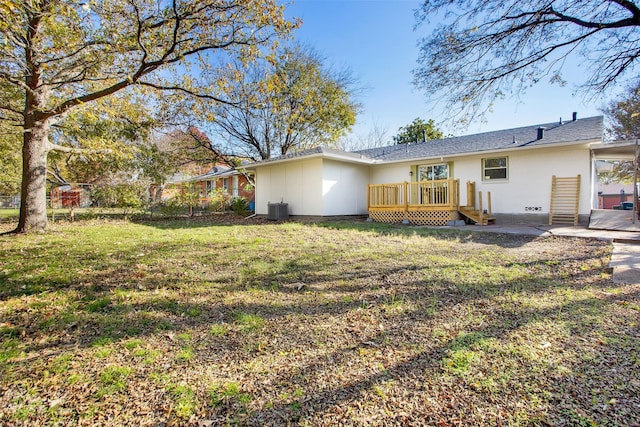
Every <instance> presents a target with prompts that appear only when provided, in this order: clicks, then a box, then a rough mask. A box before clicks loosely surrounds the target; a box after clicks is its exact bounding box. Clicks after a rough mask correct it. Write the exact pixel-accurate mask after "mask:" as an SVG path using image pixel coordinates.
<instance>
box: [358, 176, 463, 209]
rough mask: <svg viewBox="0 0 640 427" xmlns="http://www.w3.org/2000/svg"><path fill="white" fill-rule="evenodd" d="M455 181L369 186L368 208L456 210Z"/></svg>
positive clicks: (456, 194)
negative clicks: (446, 208) (444, 208)
mask: <svg viewBox="0 0 640 427" xmlns="http://www.w3.org/2000/svg"><path fill="white" fill-rule="evenodd" d="M459 193H460V183H459V180H457V179H442V180H436V181H420V182H400V183H394V184H369V191H368V206H369V209H371V208H398V209H405V210H406V209H408V208H410V207H411V208H414V207H425V208H429V207H432V208H443V207H449V208H451V209H457V207H458V205H459V200H460V194H459Z"/></svg>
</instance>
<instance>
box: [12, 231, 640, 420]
mask: <svg viewBox="0 0 640 427" xmlns="http://www.w3.org/2000/svg"><path fill="white" fill-rule="evenodd" d="M211 221H214V220H211V219H209V220H207V219H200V220H191V221H189V220H183V221H154V222H147V223H128V222H115V221H104V222H98V221H93V222H89V221H87V222H76V223H74V224H65V223H56V224H54V225H52V227H51V229H50V231H49V232H48V233H46V234H34V235H28V236H18V237H15V236H4V237H0V425H73V426H85V425H86V426H88V425H91V426H93V425H104V426H107V425H108V426H113V425H132V426H138V425H142V426H159V425H168V426H171V425H193V426H198V425H201V426H218V425H252V426H262V425H274V426H276V425H277V426H281V425H312V426H316V425H327V426H329V425H331V426H333V425H432V426H454V425H455V426H458V425H465V426H467V425H469V426H470V425H487V426H497V425H503V426H518V425H522V426H525V425H554V426H556V425H559V426H563V425H564V426H596V425H597V426H601V425H602V426H628V425H640V286H637V285H616V284H613V282H612V280H611V275H610V272H609V270H608V268H607V265H608V262H609V257H610V251H611V246H610V245H609V244H607V243H604V242H600V241H595V240H586V239H573V238H536V237H531V236H513V235H500V234H493V233H481V232H473V231H468V229H471V230H474V228H473V227H469V228H468V229H464V230H459V231H456V230H443V229H437V230H436V229H429V228H423V227H393V226H386V225H379V224H369V223H364V222H360V223H359V222H336V223H327V224H301V223H283V224H274V223H264V222H260V221H251V220H249V221H247V222H242V221H229V222H228V223H221V222H218V223H214V222H211ZM218 221H220V219H218ZM4 227H5V228H6V229H8V228H9V225H7V224H5V225H4Z"/></svg>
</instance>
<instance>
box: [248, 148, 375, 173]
mask: <svg viewBox="0 0 640 427" xmlns="http://www.w3.org/2000/svg"><path fill="white" fill-rule="evenodd" d="M317 158H322V159H329V160H336V161H340V162H344V163H357V164H364V165H371V164H373V163H375V160H373V159H370V158H367V157H361V158H357V157H354V156H345V155H341V154H338V153H324V152H323V153H313V154H308V155H305V156H298V157H289V158H286V159H279V160H271V161H266V162H260V163H254V164H250V165H246V166H245V167H244V168H245V169H247V170H254V169H257V168H260V167H264V166H273V165H279V164H282V163H289V162H295V161H299V160H309V159H317Z"/></svg>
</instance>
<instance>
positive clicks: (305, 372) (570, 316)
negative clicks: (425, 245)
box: [208, 291, 640, 425]
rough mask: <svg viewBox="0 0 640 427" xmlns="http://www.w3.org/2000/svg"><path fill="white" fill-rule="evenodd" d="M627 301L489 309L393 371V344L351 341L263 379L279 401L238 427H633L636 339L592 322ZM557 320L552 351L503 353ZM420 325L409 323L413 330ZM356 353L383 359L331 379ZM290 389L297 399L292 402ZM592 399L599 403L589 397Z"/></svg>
mask: <svg viewBox="0 0 640 427" xmlns="http://www.w3.org/2000/svg"><path fill="white" fill-rule="evenodd" d="M636 292H637V291H636ZM627 297H628V295H622V296H608V297H605V298H603V299H594V298H587V299H583V300H579V301H574V302H570V303H567V304H564V305H561V306H560V307H554V308H548V309H526V310H523V311H520V312H514V311H511V310H507V311H502V310H496V311H493V310H492V313H491V314H493V319H494V321H490V322H483V323H480V324H477V325H469V326H468V327H467V328H464V329H463V330H459V331H451V332H452V333H451V337H449V338H446V339H435V340H431V341H427V342H420V343H416V342H413V343H412V344H417V345H419V346H421V347H423V349H421V350H420V351H419V352H417V354H414V355H412V356H411V357H409V358H408V359H405V360H401V361H400V362H399V363H395V362H394V363H391V364H385V363H384V361H385V360H388V358H385V357H384V353H385V352H386V351H390V352H393V351H395V350H397V349H398V347H397V345H398V344H400V345H402V343H396V342H391V343H390V342H388V341H389V340H388V336H387V335H386V334H384V333H374V334H372V335H369V336H361V337H358V338H357V339H356V340H354V342H353V345H351V346H348V347H342V348H339V349H337V350H335V351H334V352H332V353H330V354H327V355H323V356H321V357H320V358H319V360H313V361H311V362H308V363H307V364H304V365H303V366H296V367H295V368H293V369H291V368H289V367H284V368H283V369H281V370H280V372H277V373H276V378H275V379H274V378H268V379H265V382H266V383H268V384H269V386H270V387H271V388H275V389H276V390H279V392H280V394H281V395H282V394H283V392H284V391H289V393H284V395H286V396H287V397H286V398H281V399H279V400H280V401H279V402H277V403H273V401H272V402H271V403H270V404H269V405H268V406H263V407H261V408H258V409H256V410H255V411H250V412H249V413H248V414H247V416H246V418H243V424H246V425H278V424H279V423H281V422H284V423H298V422H299V423H302V424H304V423H305V422H309V423H311V424H315V423H321V424H336V423H339V422H343V423H347V424H351V423H356V424H357V423H358V422H362V423H364V424H367V423H368V422H372V421H373V420H378V421H380V420H384V422H385V423H401V424H415V423H422V424H427V425H459V424H460V423H462V424H465V425H496V424H506V425H509V424H512V423H514V422H517V420H518V419H519V417H520V422H525V423H526V424H529V423H534V424H539V423H541V424H545V425H546V424H551V425H566V424H571V425H575V424H576V423H578V424H580V425H582V424H583V423H594V425H595V424H598V425H600V424H603V425H605V424H606V425H635V424H637V423H638V422H640V413H638V412H637V410H636V408H637V407H638V405H640V394H639V393H638V392H639V391H640V375H639V371H638V369H637V365H638V362H637V361H635V362H633V361H629V360H628V358H627V352H628V351H629V350H630V349H633V348H634V346H635V348H636V349H637V344H638V343H639V342H640V336H639V335H638V334H637V333H636V334H629V332H630V331H629V330H628V329H626V328H625V327H624V323H623V322H620V323H619V324H618V325H616V327H614V328H608V329H607V330H606V331H602V330H601V327H600V326H599V325H597V324H595V323H593V316H595V315H597V314H598V313H599V310H600V309H602V306H603V304H604V305H606V304H616V303H617V302H619V301H620V300H625V299H626V298H627ZM559 313H562V316H564V317H565V318H566V319H567V320H566V327H567V328H568V329H569V331H570V333H571V335H572V336H566V337H560V340H558V341H554V342H553V344H550V343H546V342H545V339H546V337H540V340H539V341H538V343H537V344H538V345H537V346H536V347H535V348H532V349H531V352H532V354H531V355H528V354H526V351H527V350H526V349H525V350H523V351H524V352H523V353H522V354H519V353H517V352H515V353H514V350H513V348H512V347H511V346H510V345H509V342H510V341H513V340H514V334H515V337H516V338H515V340H517V339H518V338H517V337H518V334H519V331H521V330H523V329H525V328H526V327H527V326H528V325H530V324H532V323H537V322H544V321H545V320H546V319H557V318H558V315H559ZM627 316H629V314H627ZM403 317H404V316H403ZM422 322H424V319H422V318H420V317H418V318H415V319H414V326H415V325H420V324H421V323H422ZM405 326H406V327H407V328H410V327H411V325H410V324H405ZM594 333H597V334H596V335H595V336H594ZM624 335H628V336H629V337H630V340H635V345H634V342H632V341H629V342H627V343H623V344H620V342H619V339H620V337H621V336H624ZM533 338H534V340H535V337H533ZM596 339H599V341H597V342H596ZM589 340H593V341H592V342H588V341H589ZM607 340H610V342H606V341H607ZM585 342H586V344H585ZM404 344H405V345H406V344H407V342H406V341H405V342H404ZM547 345H548V347H547ZM558 347H561V348H560V349H558ZM548 352H555V353H559V355H558V354H557V355H556V356H559V357H560V358H559V359H558V358H557V357H556V358H555V359H554V358H552V357H551V356H547V355H546V354H545V353H547V354H548ZM536 353H537V354H536ZM363 354H364V355H367V356H371V357H374V358H377V359H378V360H381V361H383V362H382V363H383V366H382V365H381V367H379V368H377V369H376V368H373V369H370V370H373V371H375V372H374V373H366V372H365V373H362V372H360V375H357V376H355V377H349V376H348V375H345V377H344V378H340V374H337V373H339V372H341V371H342V369H343V368H344V367H345V366H346V365H348V364H349V362H353V360H357V361H359V362H360V363H363V364H366V359H365V360H363V357H362V356H363ZM564 355H566V357H563V356H564ZM636 357H637V355H636ZM482 358H485V359H489V363H486V360H481V359H482ZM401 359H403V358H401ZM357 363H358V362H355V364H357ZM603 367H606V371H607V372H606V373H603V372H602V369H603ZM504 375H506V376H507V378H508V380H507V381H505V382H503V383H500V381H499V380H498V378H500V377H501V376H504ZM335 378H337V380H332V379H335ZM493 378H496V381H494V380H493ZM336 383H337V384H336ZM387 385H390V386H389V387H387ZM292 390H302V392H301V393H298V397H297V398H293V397H292V396H293V393H292ZM594 391H597V392H599V395H595V396H594V394H593V393H594ZM263 401H264V400H263ZM594 402H595V403H594ZM612 402H614V403H612ZM616 405H617V406H616ZM236 410H237V408H232V407H223V408H216V409H215V410H212V411H211V412H210V413H209V414H208V417H209V418H210V419H212V420H215V421H222V420H228V419H230V417H234V416H237V413H235V411H236ZM483 414H484V415H483ZM488 414H491V415H492V416H491V417H487V415H488ZM368 417H370V418H368ZM269 421H270V422H269Z"/></svg>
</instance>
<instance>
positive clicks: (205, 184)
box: [176, 164, 254, 207]
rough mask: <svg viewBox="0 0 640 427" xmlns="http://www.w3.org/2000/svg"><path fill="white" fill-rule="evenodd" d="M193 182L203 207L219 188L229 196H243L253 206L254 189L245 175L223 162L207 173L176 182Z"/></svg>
mask: <svg viewBox="0 0 640 427" xmlns="http://www.w3.org/2000/svg"><path fill="white" fill-rule="evenodd" d="M186 183H193V184H194V185H195V186H196V188H197V189H198V192H199V194H200V204H201V205H202V206H203V207H205V206H207V205H208V204H209V202H210V200H209V199H210V195H211V193H213V192H214V191H215V190H221V191H222V192H224V193H226V194H228V195H229V196H230V197H234V198H235V197H243V198H245V199H246V200H247V201H248V202H249V204H250V206H253V200H254V190H253V186H252V185H251V184H250V182H249V181H248V180H247V177H246V176H245V175H244V174H242V173H241V172H240V171H238V170H237V169H236V168H232V167H230V166H227V165H223V164H216V165H215V166H213V167H212V168H211V169H210V170H209V171H208V172H207V173H205V174H202V175H198V176H195V177H192V178H189V179H185V180H183V181H180V182H176V184H186Z"/></svg>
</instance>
